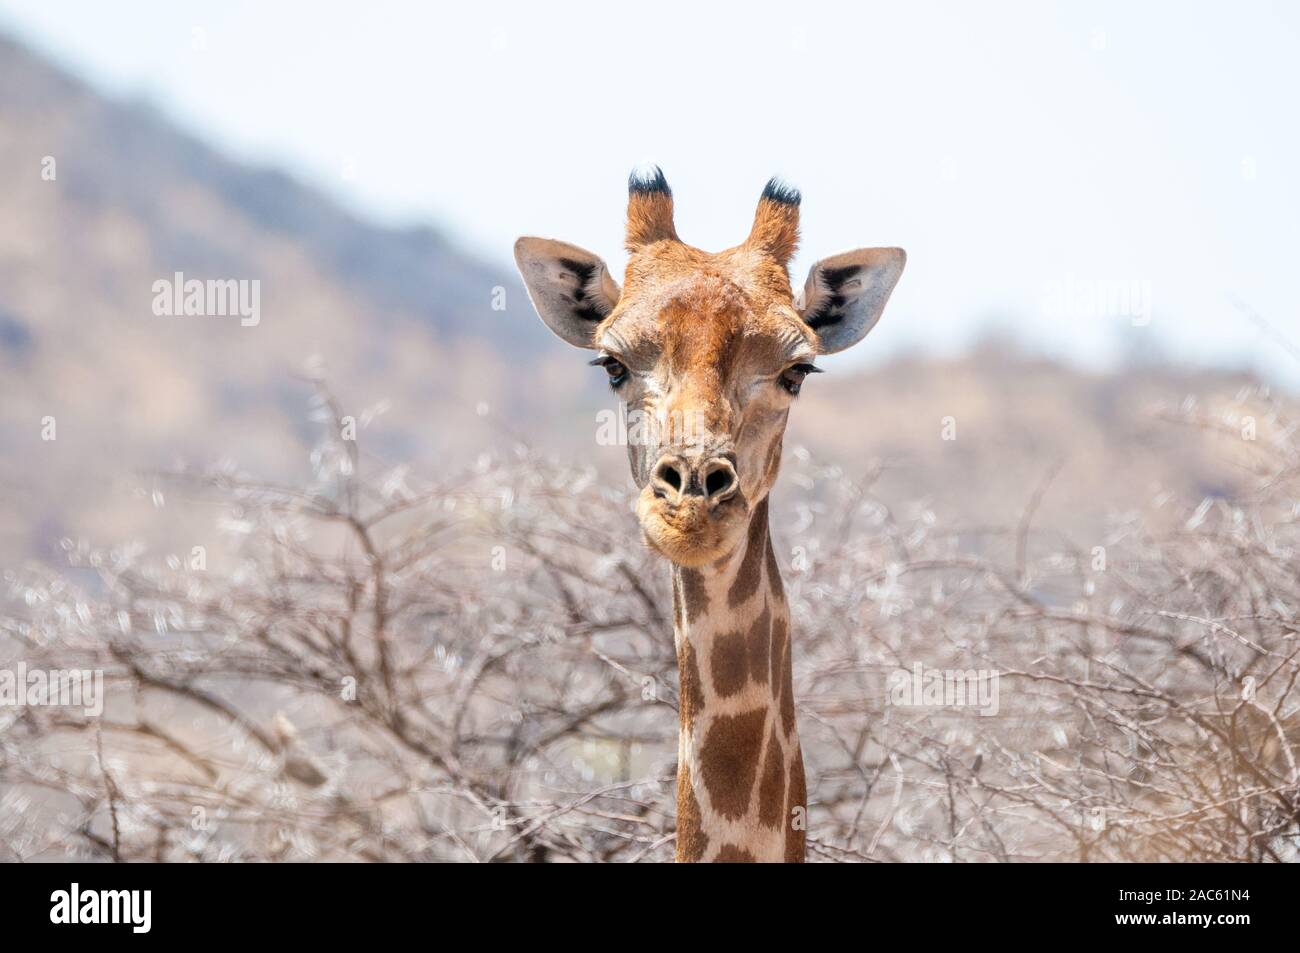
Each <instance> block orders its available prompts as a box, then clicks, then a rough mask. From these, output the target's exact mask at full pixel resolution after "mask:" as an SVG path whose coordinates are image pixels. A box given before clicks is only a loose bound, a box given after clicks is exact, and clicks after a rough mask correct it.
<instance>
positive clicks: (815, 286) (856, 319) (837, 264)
mask: <svg viewBox="0 0 1300 953" xmlns="http://www.w3.org/2000/svg"><path fill="white" fill-rule="evenodd" d="M905 264H907V253H906V252H905V251H903V249H901V248H859V249H857V250H855V251H846V252H843V253H842V254H839V255H833V256H831V257H830V258H823V259H822V260H821V261H819V262H817V264H815V265H813V266H812V270H810V271H809V272H808V281H807V282H806V283H805V284H804V288H803V291H802V292H801V293H800V294H799V298H798V300H796V301H795V310H797V311H798V312H799V315H800V317H802V318H803V319H804V321H806V322H807V323H808V326H809V327H810V328H812V329H813V330H814V331H816V332H817V337H819V338H820V339H821V345H822V353H824V354H834V353H835V352H836V351H842V350H844V349H845V348H847V347H851V346H853V345H854V344H857V343H858V342H859V341H861V340H862V339H863V338H864V337H866V336H867V332H868V331H870V330H871V329H872V328H874V327H875V326H876V322H877V321H879V320H880V315H881V312H883V311H884V310H885V303H886V302H887V301H889V295H890V293H891V292H892V291H893V290H894V285H896V284H898V279H899V276H900V275H902V273H903V266H904V265H905Z"/></svg>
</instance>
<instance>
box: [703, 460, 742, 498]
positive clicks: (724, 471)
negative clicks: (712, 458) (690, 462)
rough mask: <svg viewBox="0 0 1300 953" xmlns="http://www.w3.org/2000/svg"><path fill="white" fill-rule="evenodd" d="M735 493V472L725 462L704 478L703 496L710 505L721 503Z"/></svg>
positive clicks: (716, 466)
mask: <svg viewBox="0 0 1300 953" xmlns="http://www.w3.org/2000/svg"><path fill="white" fill-rule="evenodd" d="M735 491H736V470H735V468H734V467H732V465H731V464H730V463H729V462H727V461H726V460H723V461H721V462H720V463H718V464H717V465H715V466H714V467H713V469H711V470H709V472H708V474H707V475H706V476H705V477H704V495H705V497H706V498H707V499H708V500H709V502H710V503H721V502H722V501H723V500H725V499H727V498H728V497H730V496H731V495H732V494H733V493H734V492H735Z"/></svg>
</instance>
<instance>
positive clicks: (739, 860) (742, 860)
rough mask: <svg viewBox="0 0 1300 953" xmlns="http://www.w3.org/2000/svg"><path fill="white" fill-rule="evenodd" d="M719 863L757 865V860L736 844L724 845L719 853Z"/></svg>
mask: <svg viewBox="0 0 1300 953" xmlns="http://www.w3.org/2000/svg"><path fill="white" fill-rule="evenodd" d="M717 862H718V863H720V864H755V863H758V860H757V858H755V857H754V855H753V854H751V853H750V852H749V851H747V850H745V849H744V848H743V847H737V846H736V845H735V844H723V845H722V848H721V849H720V850H719V851H718V856H717Z"/></svg>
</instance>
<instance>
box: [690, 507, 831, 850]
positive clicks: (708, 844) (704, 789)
mask: <svg viewBox="0 0 1300 953" xmlns="http://www.w3.org/2000/svg"><path fill="white" fill-rule="evenodd" d="M673 609H674V611H673V619H674V628H675V637H676V643H677V663H678V671H679V677H680V679H681V703H680V708H681V730H680V733H679V735H678V749H677V753H678V761H677V859H678V860H679V861H712V860H718V861H726V860H750V861H796V862H799V861H802V860H803V858H804V814H805V811H806V803H805V802H806V792H805V787H804V773H803V758H802V755H801V753H800V750H799V736H798V733H797V731H796V729H795V717H794V694H793V684H792V677H791V659H790V652H791V647H790V625H789V620H790V614H789V608H788V606H787V604H786V601H785V590H784V589H783V588H782V586H781V573H780V570H779V569H778V568H777V565H776V556H775V554H774V553H773V551H772V540H771V536H770V535H769V533H768V525H767V500H764V501H763V502H762V503H760V504H759V505H758V506H756V507H755V508H754V512H753V515H752V517H751V519H750V524H749V533H748V536H747V539H746V541H745V543H744V544H743V545H742V546H739V547H737V549H736V552H735V553H733V554H732V556H731V557H729V558H728V559H727V560H724V561H723V562H722V563H720V564H715V565H712V566H707V567H704V568H700V569H685V568H682V567H677V566H674V567H673Z"/></svg>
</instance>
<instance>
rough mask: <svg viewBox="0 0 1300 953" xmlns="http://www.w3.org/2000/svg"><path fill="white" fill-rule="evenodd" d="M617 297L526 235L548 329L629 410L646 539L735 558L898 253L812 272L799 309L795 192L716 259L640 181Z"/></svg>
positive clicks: (520, 256)
mask: <svg viewBox="0 0 1300 953" xmlns="http://www.w3.org/2000/svg"><path fill="white" fill-rule="evenodd" d="M629 192H630V194H629V200H628V225H627V248H628V251H629V252H630V257H629V260H628V266H627V271H626V273H625V276H624V285H623V287H620V286H619V285H618V283H617V282H615V281H614V280H613V278H612V277H611V276H610V274H609V270H608V268H607V267H606V265H605V263H604V262H603V261H602V260H601V259H600V258H598V257H597V256H595V255H593V254H591V253H590V252H587V251H584V250H583V249H580V248H578V247H576V246H573V245H568V244H566V243H563V242H557V241H552V240H548V239H539V238H521V239H520V240H519V241H518V242H517V243H516V245H515V257H516V260H517V261H518V263H519V268H520V271H521V273H522V274H523V277H524V280H525V283H526V284H527V285H528V290H529V295H530V296H531V298H532V300H533V304H534V305H535V306H536V308H537V310H538V313H539V314H540V315H541V317H542V319H543V321H545V322H546V324H547V325H548V326H549V327H550V328H551V329H552V330H553V331H555V333H556V334H558V335H559V336H560V337H562V338H564V339H565V340H566V341H568V342H569V343H571V344H574V345H576V346H579V347H584V348H591V349H594V350H595V351H596V352H597V354H596V358H595V360H594V361H592V362H591V363H593V364H599V365H602V366H603V367H604V369H605V372H606V373H607V375H608V377H609V382H610V386H611V387H612V388H613V389H614V391H615V393H616V394H617V395H618V397H619V399H620V400H622V401H625V402H626V404H627V407H628V415H629V420H630V421H634V422H635V426H634V427H633V428H630V436H631V439H630V440H629V446H628V455H629V459H630V462H631V465H632V476H633V479H634V480H635V481H636V484H637V486H638V487H639V488H640V491H641V492H640V496H639V498H638V502H637V515H638V518H639V519H640V521H641V527H642V531H643V533H644V536H645V539H646V542H647V543H648V544H649V545H650V546H651V547H652V548H653V549H654V550H656V551H657V552H659V553H660V554H662V555H663V556H665V557H667V558H668V559H670V560H671V561H673V562H674V563H677V564H678V565H681V566H687V567H698V566H703V565H706V564H708V563H711V562H715V561H717V560H719V559H723V558H725V557H727V556H728V555H729V554H730V553H732V552H733V551H734V550H735V549H736V548H737V546H738V545H739V544H741V543H742V542H743V540H744V537H745V532H746V527H747V526H748V524H749V520H750V516H751V514H752V512H753V510H754V508H755V507H756V506H758V505H759V504H760V503H761V502H762V501H763V500H765V499H766V497H767V494H768V491H769V490H770V489H771V488H772V484H773V483H774V482H775V480H776V474H777V469H778V467H779V465H780V458H781V442H782V438H783V436H784V434H785V426H786V421H787V418H788V416H789V412H790V407H791V405H792V404H793V402H794V400H795V398H796V396H797V395H798V392H799V390H800V387H801V386H802V384H803V381H804V378H805V377H806V376H807V375H808V374H810V373H813V372H814V371H815V370H816V369H817V368H816V367H815V364H814V361H815V359H816V358H817V356H818V355H820V354H826V353H831V352H834V351H839V350H843V349H844V348H846V347H849V346H850V345H852V344H854V343H856V342H857V341H859V340H861V339H862V337H864V336H865V335H866V333H867V332H868V331H869V330H871V328H872V327H873V326H874V325H875V323H876V321H878V320H879V317H880V313H881V311H882V310H883V309H884V306H885V302H886V301H887V300H888V298H889V295H890V292H891V291H892V290H893V287H894V284H895V283H896V282H897V280H898V277H899V275H900V274H901V273H902V269H903V264H904V261H905V256H904V254H903V252H902V250H901V249H896V248H872V249H859V250H857V251H852V252H846V253H844V254H841V255H836V256H834V257H832V258H829V259H824V260H823V261H820V262H818V263H817V264H815V265H814V266H813V268H812V270H811V272H810V273H809V276H808V280H807V282H806V284H805V286H804V289H803V291H802V292H801V293H800V294H799V295H798V296H797V297H796V296H795V294H794V293H793V291H792V289H791V286H790V279H789V273H788V271H787V265H788V262H789V259H790V257H791V255H793V253H794V249H795V245H796V244H797V242H798V208H799V195H798V193H797V192H795V191H794V190H792V189H790V188H788V187H786V186H783V185H781V184H780V183H778V182H777V181H776V180H773V181H772V182H770V183H768V186H767V188H766V189H765V190H764V192H763V195H762V197H761V199H760V200H759V204H758V210H757V212H756V214H755V217H754V224H753V227H752V229H751V231H750V235H749V238H748V239H746V241H745V242H744V243H742V244H741V245H738V246H736V247H735V248H731V249H728V250H726V251H723V252H718V253H716V254H712V253H708V252H704V251H701V250H699V249H697V248H693V247H691V246H689V245H686V244H685V243H683V242H682V241H680V240H679V239H678V237H677V233H676V230H675V228H674V225H673V217H672V211H673V201H672V192H671V191H670V190H669V188H668V184H667V182H666V181H664V178H663V174H662V173H661V172H659V171H658V170H657V169H655V170H654V171H653V172H652V173H650V174H648V175H638V174H636V173H634V174H633V178H632V180H631V182H630V184H629Z"/></svg>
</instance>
